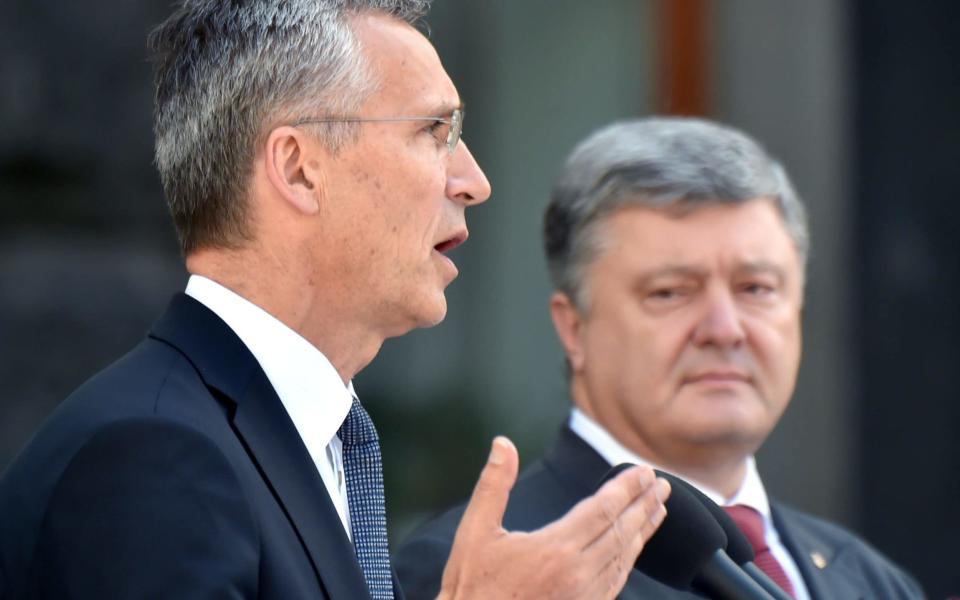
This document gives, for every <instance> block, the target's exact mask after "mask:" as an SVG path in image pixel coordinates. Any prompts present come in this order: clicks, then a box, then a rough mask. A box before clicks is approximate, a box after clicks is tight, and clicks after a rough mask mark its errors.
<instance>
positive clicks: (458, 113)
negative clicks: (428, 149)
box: [293, 107, 464, 154]
mask: <svg viewBox="0 0 960 600" xmlns="http://www.w3.org/2000/svg"><path fill="white" fill-rule="evenodd" d="M463 110H464V109H463V107H460V108H455V109H454V110H453V113H451V114H450V117H449V118H443V117H366V118H364V117H322V118H318V119H311V118H307V119H300V120H299V121H296V122H295V123H293V126H294V127H297V126H300V125H308V124H311V123H395V122H401V121H435V122H436V123H442V124H443V125H446V126H448V127H449V129H448V130H447V136H446V139H445V140H444V141H443V143H444V144H445V145H446V147H447V152H448V153H449V154H453V151H454V150H456V148H457V142H459V141H460V134H461V133H462V132H463Z"/></svg>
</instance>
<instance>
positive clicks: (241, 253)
mask: <svg viewBox="0 0 960 600" xmlns="http://www.w3.org/2000/svg"><path fill="white" fill-rule="evenodd" d="M276 258H277V254H275V253H270V252H264V251H263V249H262V248H261V249H256V250H255V249H246V248H244V249H230V250H225V249H202V250H198V251H196V252H193V253H191V254H190V256H188V257H187V271H188V272H190V273H191V274H194V275H202V276H203V277H206V278H208V279H211V280H213V281H216V282H217V283H219V284H220V285H222V286H224V287H226V288H227V289H229V290H231V291H233V292H234V293H236V294H238V295H239V296H242V297H243V298H245V299H246V300H248V301H250V302H252V303H253V304H256V305H257V306H259V307H260V308H262V309H263V310H265V311H267V312H268V313H270V314H271V315H273V317H274V318H276V319H277V320H278V321H280V322H281V323H283V324H284V325H286V326H287V327H289V328H290V329H292V330H294V331H295V332H297V333H298V334H299V335H300V336H302V337H303V338H304V339H306V340H307V341H308V342H310V343H311V344H312V345H313V346H314V347H315V348H317V349H318V350H319V351H320V352H322V353H323V355H324V356H325V357H326V358H327V360H329V361H330V363H331V364H332V365H333V366H334V368H335V369H336V370H337V373H339V374H340V378H341V379H342V380H343V382H344V384H346V383H347V382H349V381H350V380H351V379H353V377H354V376H355V375H356V374H357V373H358V372H359V371H360V370H362V369H363V368H364V367H366V366H367V364H369V363H370V361H371V360H373V358H374V357H375V356H376V355H377V352H379V351H380V346H381V345H382V344H383V340H384V338H385V336H383V335H380V334H378V333H377V331H375V329H374V328H372V327H370V326H367V325H366V324H364V323H363V321H362V320H361V319H360V318H359V315H355V314H354V313H355V311H353V310H352V307H351V305H350V302H349V297H346V298H343V297H342V296H343V295H340V294H336V293H335V290H334V289H331V288H325V286H324V285H322V284H320V283H318V281H317V279H318V278H317V277H313V276H309V275H308V274H305V273H302V272H296V271H295V270H292V269H291V268H290V265H292V264H293V265H295V264H298V263H297V261H295V260H285V261H280V260H275V259H276ZM301 264H307V263H301Z"/></svg>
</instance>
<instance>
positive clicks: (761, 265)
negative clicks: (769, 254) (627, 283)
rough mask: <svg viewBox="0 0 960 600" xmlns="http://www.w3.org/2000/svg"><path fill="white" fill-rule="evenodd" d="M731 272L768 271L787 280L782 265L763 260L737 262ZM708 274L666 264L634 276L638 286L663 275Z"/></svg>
mask: <svg viewBox="0 0 960 600" xmlns="http://www.w3.org/2000/svg"><path fill="white" fill-rule="evenodd" d="M733 273H734V274H735V275H744V274H746V275H752V274H759V273H768V274H772V275H773V276H774V277H776V278H777V280H778V282H780V283H783V282H784V281H786V280H787V274H786V271H784V269H783V267H781V266H779V265H777V264H774V263H772V262H769V261H764V260H759V261H749V262H745V263H741V264H738V265H737V266H736V268H734V270H733ZM708 274H709V272H708V269H704V268H702V267H695V266H692V265H667V266H664V267H660V268H656V269H651V270H649V271H644V272H642V273H640V274H639V275H638V276H637V278H636V285H637V286H640V287H643V286H648V285H650V284H651V283H653V282H654V281H656V280H657V279H661V278H665V277H683V278H693V279H703V278H705V277H707V275H708Z"/></svg>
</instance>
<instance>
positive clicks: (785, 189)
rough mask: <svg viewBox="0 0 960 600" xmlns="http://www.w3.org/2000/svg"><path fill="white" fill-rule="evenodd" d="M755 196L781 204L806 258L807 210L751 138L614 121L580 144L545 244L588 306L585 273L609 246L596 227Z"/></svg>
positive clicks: (558, 193) (562, 277) (665, 123)
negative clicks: (627, 212)
mask: <svg viewBox="0 0 960 600" xmlns="http://www.w3.org/2000/svg"><path fill="white" fill-rule="evenodd" d="M755 198H769V199H770V200H772V201H773V202H774V204H775V205H776V207H777V209H778V210H779V212H780V215H781V216H782V217H783V222H784V225H785V226H786V229H787V231H788V232H789V234H790V236H791V237H792V238H793V241H794V243H795V244H796V247H797V250H798V252H799V253H800V256H801V260H803V261H804V262H805V261H806V256H807V252H808V249H809V236H808V233H807V220H806V210H805V209H804V206H803V203H802V201H801V200H800V198H799V196H797V194H796V192H795V191H794V189H793V186H792V185H791V183H790V180H789V178H788V177H787V174H786V172H785V171H784V169H783V167H781V166H780V164H779V163H777V162H776V161H775V160H773V159H772V158H771V157H770V156H769V155H767V153H766V152H765V151H764V150H763V148H761V147H760V145H759V144H758V143H757V142H755V141H754V140H752V139H751V138H749V137H747V136H746V135H744V134H743V133H741V132H739V131H737V130H734V129H732V128H729V127H724V126H721V125H718V124H716V123H711V122H709V121H703V120H699V119H683V118H650V119H639V120H633V121H623V122H618V123H614V124H612V125H609V126H607V127H604V128H603V129H600V130H599V131H596V132H595V133H593V134H592V135H590V136H589V137H588V138H587V139H585V140H584V141H582V142H581V143H580V144H578V145H577V146H576V147H575V148H574V149H573V152H572V153H571V154H570V156H569V158H568V159H567V162H566V164H565V165H564V167H563V171H562V172H561V174H560V178H559V180H558V181H557V183H556V185H555V187H554V189H553V193H552V194H551V197H550V204H549V206H548V207H547V211H546V214H545V215H544V230H543V237H544V247H545V250H546V255H547V265H548V267H549V270H550V277H551V280H552V281H553V285H554V287H555V288H556V289H557V290H560V291H562V292H564V293H566V294H567V295H568V296H569V297H570V298H571V299H572V300H573V301H574V302H575V303H576V304H577V306H580V307H581V308H583V307H584V306H585V304H584V302H585V298H584V297H583V296H584V290H583V289H582V277H583V271H584V268H585V267H586V266H587V265H588V264H589V263H590V261H592V260H593V259H594V258H595V257H596V255H597V252H599V250H600V248H601V243H602V240H600V239H598V238H599V237H600V236H599V234H598V232H597V229H598V228H597V227H596V225H597V224H598V223H600V222H601V221H602V220H603V217H605V216H607V215H609V214H610V213H612V212H613V211H615V210H616V209H617V208H619V207H621V206H625V205H641V206H649V207H654V208H658V209H662V210H668V211H671V212H676V213H677V214H684V213H686V212H689V211H692V210H696V209H697V208H698V207H699V206H702V205H705V204H715V203H738V202H745V201H747V200H752V199H755Z"/></svg>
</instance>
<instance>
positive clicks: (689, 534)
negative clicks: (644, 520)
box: [598, 464, 727, 590]
mask: <svg viewBox="0 0 960 600" xmlns="http://www.w3.org/2000/svg"><path fill="white" fill-rule="evenodd" d="M632 466H633V465H629V464H621V465H617V466H616V467H614V468H612V469H611V470H610V471H608V472H607V474H606V475H604V477H603V479H601V480H600V483H599V484H598V487H599V486H600V485H602V484H603V483H604V482H606V481H607V480H609V479H611V478H613V477H615V476H616V475H617V474H618V473H620V472H621V471H623V470H624V469H627V468H630V467H632ZM665 506H666V509H667V516H666V518H665V519H664V520H663V523H661V524H660V528H659V529H657V530H656V531H655V532H654V534H653V536H652V537H651V538H650V539H649V540H647V543H646V544H645V545H644V547H643V551H642V552H641V553H640V556H639V557H638V558H637V562H636V568H637V569H639V570H640V571H641V572H643V573H644V574H646V575H648V576H649V577H652V578H654V579H656V580H657V581H660V582H661V583H665V584H666V585H669V586H670V587H673V588H676V589H679V590H689V589H690V588H691V586H692V584H693V580H694V578H696V577H697V575H699V574H700V571H701V570H702V568H703V566H704V565H705V564H706V563H707V561H708V560H709V559H710V557H712V556H713V555H714V554H715V553H716V551H717V550H722V549H723V548H724V547H726V545H727V539H726V535H725V534H724V533H723V529H721V527H720V525H719V524H717V520H716V519H714V518H713V515H711V514H710V512H709V511H708V510H707V509H706V508H705V507H704V506H703V504H701V503H700V501H699V500H697V498H696V497H694V496H693V494H691V493H690V491H689V490H688V489H687V488H686V487H684V486H679V487H674V488H673V489H672V491H671V492H670V497H669V498H667V501H666V502H665Z"/></svg>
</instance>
